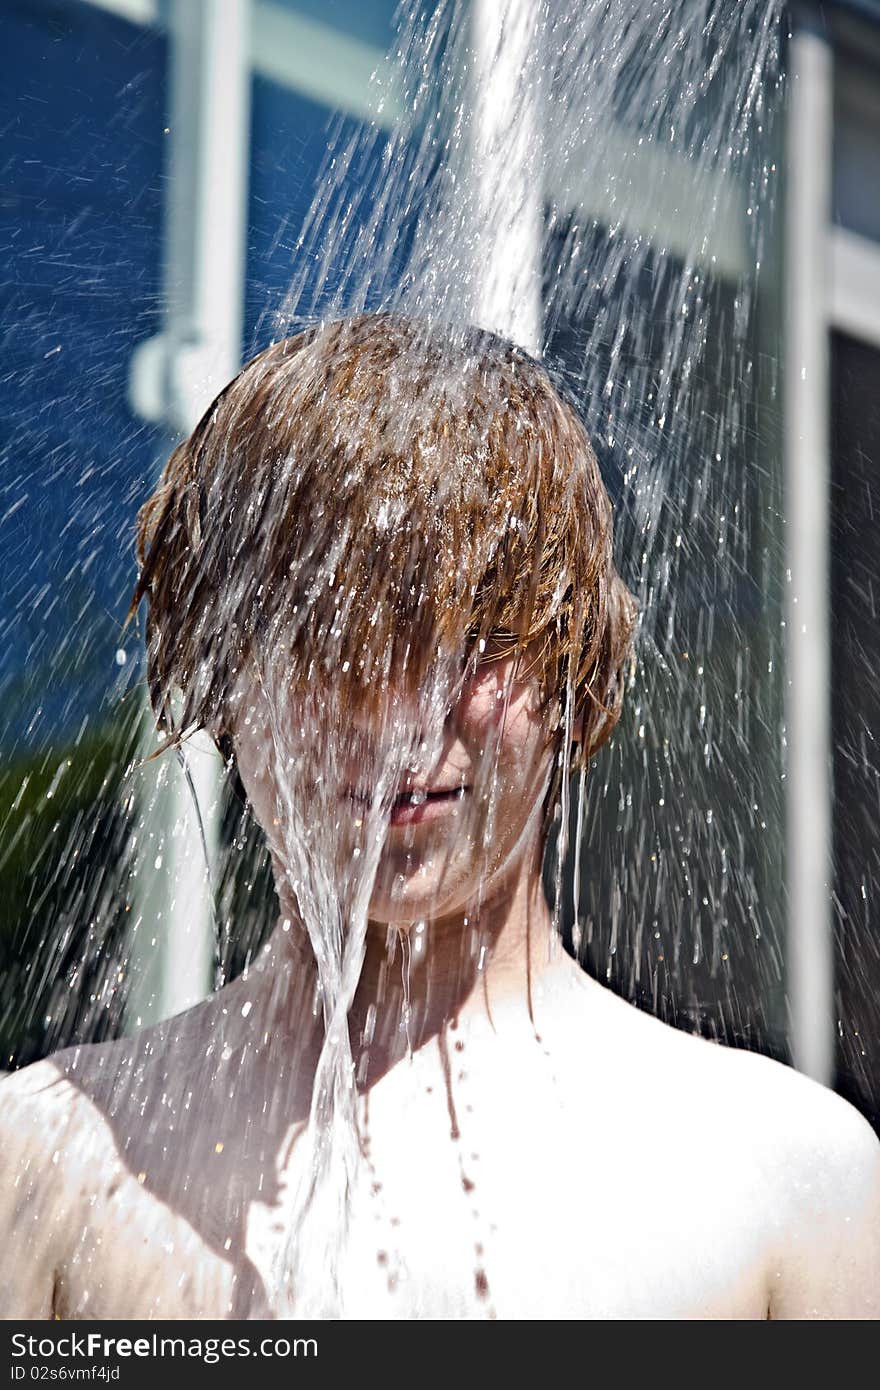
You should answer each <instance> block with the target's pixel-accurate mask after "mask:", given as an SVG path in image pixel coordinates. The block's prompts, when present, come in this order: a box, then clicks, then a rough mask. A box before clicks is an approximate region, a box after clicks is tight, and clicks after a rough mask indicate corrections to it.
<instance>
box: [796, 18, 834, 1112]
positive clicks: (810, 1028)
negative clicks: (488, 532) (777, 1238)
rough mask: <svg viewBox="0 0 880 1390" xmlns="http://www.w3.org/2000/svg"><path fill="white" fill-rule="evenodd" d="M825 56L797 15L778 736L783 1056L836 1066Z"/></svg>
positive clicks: (806, 1064)
mask: <svg viewBox="0 0 880 1390" xmlns="http://www.w3.org/2000/svg"><path fill="white" fill-rule="evenodd" d="M832 63H833V57H832V53H831V51H830V48H829V46H828V44H827V42H826V41H825V40H824V39H823V38H822V37H821V36H820V35H819V34H817V33H815V32H812V31H811V30H810V29H808V28H806V27H802V26H801V25H797V26H796V27H795V32H794V35H793V38H792V44H791V84H790V94H789V106H788V117H787V137H786V138H787V145H788V150H787V169H788V195H787V206H786V229H785V252H786V255H785V363H786V365H785V424H784V428H785V480H786V501H785V515H786V534H787V537H788V554H787V562H788V570H789V584H788V589H787V601H786V631H787V663H788V699H787V711H786V727H787V739H788V758H787V772H786V776H787V796H786V842H787V856H786V857H787V866H786V880H787V888H788V923H787V933H786V941H787V993H788V1000H789V1017H790V1030H791V1032H790V1040H791V1051H792V1059H793V1061H794V1064H795V1066H796V1067H798V1068H799V1070H801V1071H803V1072H806V1073H807V1075H809V1076H812V1077H813V1078H814V1079H816V1080H817V1081H821V1082H823V1083H825V1084H826V1085H827V1084H830V1083H831V1081H832V1080H833V1076H834V960H833V936H832V917H831V873H832V859H831V796H832V786H831V714H830V678H831V658H830V625H829V399H828V398H829V375H828V307H827V304H826V299H825V293H826V280H827V276H828V238H829V229H830V221H831V156H832V144H831V142H832V104H831V83H832Z"/></svg>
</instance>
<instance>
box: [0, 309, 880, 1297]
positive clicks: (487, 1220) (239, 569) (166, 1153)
mask: <svg viewBox="0 0 880 1390" xmlns="http://www.w3.org/2000/svg"><path fill="white" fill-rule="evenodd" d="M138 548H139V557H140V562H141V575H140V582H139V585H138V590H137V593H136V596H135V602H136V603H137V602H139V601H140V600H141V599H145V600H146V603H147V605H148V615H147V641H148V653H147V656H148V673H149V682H150V691H151V697H152V701H153V706H154V709H155V710H156V713H157V718H158V722H159V725H160V728H161V729H162V730H163V733H164V736H165V741H166V743H167V744H168V745H171V744H175V743H180V744H184V745H185V743H186V739H187V736H188V734H189V733H190V732H191V731H192V730H194V729H196V728H200V727H202V728H207V729H208V730H209V731H210V732H211V733H212V735H213V736H214V738H215V740H216V742H217V745H218V747H219V748H220V750H221V752H222V754H223V757H224V760H225V763H226V766H227V768H228V770H229V773H230V776H232V777H234V778H235V779H236V780H237V782H238V784H239V786H240V787H241V789H242V792H243V794H244V796H245V797H246V799H247V802H248V803H249V806H250V808H251V811H252V813H253V815H254V816H255V817H256V819H257V820H258V822H259V823H260V825H261V827H262V829H263V831H264V833H265V837H266V841H267V844H268V848H269V851H270V853H271V857H272V863H273V868H274V874H275V884H276V889H277V895H278V902H279V908H280V912H279V918H278V924H277V926H276V928H275V930H274V932H273V934H272V935H271V937H270V939H269V940H268V942H267V944H266V946H265V948H264V949H263V951H262V953H261V954H260V955H258V957H257V958H256V959H255V960H254V961H253V963H252V964H251V965H250V967H249V968H248V969H247V970H246V971H245V972H244V973H243V974H242V975H241V976H239V977H238V978H237V979H236V980H235V981H233V982H232V983H231V984H228V985H226V986H225V987H224V988H222V989H220V990H219V991H218V992H217V993H215V994H214V995H213V996H212V997H211V998H209V999H208V1000H206V1001H205V1002H204V1003H202V1004H200V1005H198V1006H197V1007H195V1008H192V1009H189V1010H187V1011H186V1012H184V1013H183V1014H180V1015H178V1016H177V1017H175V1018H172V1019H170V1020H167V1021H165V1022H163V1023H161V1024H159V1025H158V1026H156V1027H151V1028H148V1029H146V1030H144V1031H143V1032H142V1033H140V1034H138V1035H137V1036H136V1037H131V1038H125V1039H122V1040H120V1041H116V1042H110V1043H102V1044H99V1045H93V1046H83V1047H76V1048H71V1049H68V1050H66V1051H63V1052H61V1053H59V1054H57V1055H56V1056H54V1057H51V1058H49V1059H48V1060H46V1061H44V1062H40V1063H37V1064H35V1065H33V1066H30V1067H27V1068H25V1069H24V1070H22V1071H21V1072H19V1073H17V1074H15V1075H13V1076H11V1077H9V1078H7V1079H5V1080H4V1081H3V1082H2V1083H0V1125H2V1147H0V1162H2V1168H3V1175H2V1181H0V1234H2V1249H3V1251H4V1258H5V1260H6V1262H7V1271H8V1273H9V1274H13V1275H14V1277H7V1279H6V1280H4V1281H3V1282H2V1294H0V1311H2V1315H3V1316H5V1317H7V1318H10V1317H20V1318H27V1317H29V1318H52V1317H54V1316H60V1317H62V1318H64V1319H78V1318H94V1319H100V1318H107V1319H123V1318H124V1319H130V1318H268V1317H289V1316H294V1317H295V1316H301V1315H306V1314H313V1315H318V1316H322V1317H345V1318H370V1319H373V1318H376V1319H379V1318H389V1319H395V1318H396V1319H414V1318H416V1319H417V1318H430V1319H437V1318H443V1319H468V1318H494V1317H498V1318H517V1319H532V1318H546V1319H555V1318H627V1319H629V1318H762V1319H763V1318H767V1317H773V1318H801V1317H808V1318H812V1317H839V1318H860V1317H876V1316H877V1314H878V1311H880V1303H878V1298H880V1149H878V1145H877V1142H876V1140H875V1138H874V1136H873V1134H872V1132H871V1130H870V1129H869V1127H868V1126H867V1124H866V1123H865V1122H864V1121H863V1120H862V1119H861V1118H860V1116H859V1115H858V1114H857V1113H856V1112H855V1110H853V1109H852V1108H851V1107H850V1106H849V1105H847V1104H846V1103H845V1102H844V1101H842V1100H841V1099H840V1098H838V1097H837V1096H835V1095H834V1094H833V1093H831V1092H830V1091H827V1090H825V1089H823V1088H822V1087H820V1086H818V1085H816V1084H814V1083H813V1082H811V1081H809V1080H806V1079H805V1078H803V1077H801V1076H799V1075H797V1074H796V1073H794V1072H793V1071H791V1070H789V1069H787V1068H784V1067H783V1066H781V1065H779V1064H777V1063H775V1062H772V1061H770V1060H767V1059H765V1058H763V1057H761V1056H757V1055H750V1054H746V1053H743V1052H734V1051H731V1050H727V1049H725V1048H723V1047H720V1046H718V1045H716V1044H713V1043H709V1042H706V1041H703V1040H700V1039H697V1038H695V1037H692V1036H689V1035H686V1034H684V1033H681V1032H678V1031H675V1030H673V1029H672V1028H669V1027H667V1026H666V1025H664V1024H662V1023H660V1022H658V1021H657V1020H655V1019H654V1018H652V1017H650V1016H648V1015H646V1014H644V1013H641V1012H639V1011H637V1010H636V1009H635V1008H633V1007H632V1006H630V1005H629V1004H627V1003H625V1002H623V1001H622V1000H620V999H618V998H617V997H615V996H614V995H612V994H611V993H610V992H609V991H607V990H606V989H604V988H603V987H602V986H600V985H599V984H598V983H596V982H594V981H593V980H591V979H590V978H588V976H587V975H586V974H585V973H584V972H583V971H582V970H581V969H580V968H579V967H578V965H577V964H576V962H575V961H573V960H572V959H571V958H570V957H569V956H568V955H566V954H565V953H564V952H563V951H562V950H561V948H560V947H559V945H558V941H557V936H558V933H557V930H556V926H557V924H556V923H555V922H554V916H553V913H552V912H551V910H550V908H549V906H548V902H547V899H546V897H545V894H544V890H543V886H542V864H543V861H544V856H545V850H546V845H547V837H548V833H549V830H550V828H551V826H552V824H553V821H554V818H556V817H558V818H559V819H560V823H561V824H562V825H563V826H564V825H565V823H566V820H567V792H568V784H569V779H570V775H571V772H572V771H573V770H574V769H576V768H577V767H578V766H581V765H583V764H585V763H586V762H588V761H589V760H590V759H591V758H592V757H593V755H594V754H596V753H597V751H598V750H599V748H600V747H601V745H602V743H603V742H604V741H605V740H606V739H607V738H608V736H609V735H610V734H611V732H612V731H613V729H614V726H615V723H616V721H617V717H618V713H619V710H620V703H621V699H622V695H623V688H624V683H625V673H626V669H627V665H628V662H629V661H630V659H631V641H632V631H633V623H634V607H633V603H632V600H631V598H630V596H629V595H628V593H627V591H626V589H625V588H624V586H623V584H622V582H621V580H620V578H619V577H618V575H617V573H616V571H615V568H614V564H613V560H612V554H611V511H610V506H609V502H608V499H607V496H606V493H605V490H604V487H603V485H602V481H601V478H600V475H599V470H598V467H597V464H596V460H595V456H594V454H593V451H592V449H591V447H590V444H589V441H588V439H587V436H586V434H585V431H584V428H583V426H582V424H581V422H580V421H579V419H578V417H577V415H576V413H575V411H574V410H573V409H572V407H571V405H570V404H569V403H568V402H567V401H566V400H565V399H564V398H563V396H562V395H560V393H559V391H558V390H557V389H555V388H554V386H553V384H552V383H551V380H550V378H549V377H548V375H547V373H546V372H545V370H544V369H543V367H542V366H541V365H540V364H538V363H537V362H536V361H534V360H533V359H532V358H531V357H529V356H528V355H527V354H526V353H524V352H522V351H521V350H519V349H518V348H516V347H515V346H513V345H512V344H510V343H507V342H505V341H503V340H502V339H499V338H497V337H495V336H494V335H491V334H488V333H483V332H477V331H475V330H468V331H465V332H459V331H457V330H453V329H452V328H441V327H439V326H436V325H434V326H429V325H427V324H421V323H418V322H416V321H414V320H410V319H406V318H403V317H401V316H392V315H388V314H379V315H364V316H360V317H358V318H355V319H351V320H347V321H344V322H340V323H332V324H329V325H322V326H316V327H314V328H310V329H308V330H306V331H305V332H303V333H300V334H299V335H297V336H296V337H293V338H290V339H287V340H285V341H283V342H279V343H277V344H276V345H274V346H273V347H271V348H270V349H268V350H267V351H266V352H264V353H262V354H261V355H260V356H259V357H257V358H256V359H255V360H254V361H252V362H251V363H250V364H249V365H248V366H247V367H246V368H245V369H244V371H243V372H242V373H241V374H240V375H239V376H238V377H237V378H236V379H235V381H233V382H232V383H231V384H230V385H229V386H228V387H227V388H226V390H225V391H223V392H222V393H221V395H220V396H219V397H218V399H217V400H216V401H215V403H214V404H213V406H212V407H211V408H210V410H209V411H208V412H207V413H206V415H205V417H204V418H203V420H202V421H201V422H200V424H199V425H198V427H197V428H196V430H195V431H194V432H193V434H192V436H191V438H190V439H188V440H187V441H186V442H185V443H184V444H182V445H181V446H180V448H178V449H177V451H176V452H175V453H174V455H173V456H172V458H171V460H170V461H169V464H168V466H167V468H166V470H165V473H164V475H163V477H162V480H161V482H160V485H159V487H158V489H157V491H156V493H155V495H154V496H153V497H152V498H151V500H150V501H149V502H148V503H147V505H146V507H145V508H144V509H143V511H142V513H141V515H140V517H139V521H138Z"/></svg>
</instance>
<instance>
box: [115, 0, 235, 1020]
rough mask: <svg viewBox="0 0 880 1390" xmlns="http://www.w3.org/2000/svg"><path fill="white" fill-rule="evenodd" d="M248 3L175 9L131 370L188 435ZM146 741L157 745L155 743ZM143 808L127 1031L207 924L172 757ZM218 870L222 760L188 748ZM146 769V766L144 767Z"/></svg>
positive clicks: (229, 248) (229, 204)
mask: <svg viewBox="0 0 880 1390" xmlns="http://www.w3.org/2000/svg"><path fill="white" fill-rule="evenodd" d="M249 25H250V0H223V3H222V4H221V3H220V2H219V0H177V3H176V4H175V6H174V8H173V10H172V13H171V34H172V58H171V99H170V103H169V104H170V114H169V118H168V130H167V136H166V138H167V139H168V140H169V141H170V151H169V168H168V180H167V196H166V214H165V261H164V281H165V284H164V293H165V322H164V326H163V331H162V332H161V333H160V335H159V336H158V338H156V339H153V340H151V341H150V342H149V343H146V344H144V345H142V347H141V348H140V349H139V351H138V353H137V354H136V358H135V361H134V362H133V364H132V388H131V389H132V396H133V398H134V401H135V404H136V405H137V404H139V403H141V402H143V403H144V406H145V413H149V407H150V406H155V408H156V410H157V412H158V413H159V415H160V417H161V418H162V419H163V420H164V421H165V423H166V424H167V425H168V428H169V432H170V434H180V433H183V434H187V433H189V432H190V431H191V430H192V428H193V426H194V425H195V424H196V423H197V421H198V419H199V417H200V415H201V414H202V412H203V411H204V410H205V408H206V407H207V406H208V405H209V404H210V402H211V400H212V399H213V397H214V396H215V395H216V393H217V391H219V390H220V389H221V387H222V386H224V385H225V384H226V382H227V381H228V380H229V379H230V378H231V377H232V376H234V375H235V373H236V372H237V371H238V369H239V367H240V365H241V338H242V315H243V304H244V266H245V247H246V227H247V169H248V157H249V150H250V82H251V73H250V63H249ZM151 746H155V745H154V744H152V745H151ZM166 756H167V757H168V760H169V766H168V769H167V771H166V772H165V773H164V775H163V781H164V787H163V788H160V789H158V790H157V793H156V794H155V795H153V796H152V797H151V798H150V804H149V805H148V806H147V807H146V808H145V811H144V822H145V824H144V828H143V831H142V838H141V863H140V866H139V869H138V886H139V893H138V901H137V903H136V920H137V921H138V923H139V925H138V928H137V932H136V935H135V943H134V944H135V951H134V954H135V969H134V971H133V974H134V977H135V980H137V979H138V978H139V979H140V981H141V983H140V987H138V986H135V993H134V995H133V999H132V1003H131V1006H130V1010H129V1013H130V1016H131V1023H132V1025H133V1026H135V1027H137V1026H140V1025H141V1024H143V1023H147V1022H152V1021H154V1020H156V1019H158V1018H164V1017H167V1016H169V1015H171V1014H174V1013H177V1012H179V1011H180V1010H181V1009H184V1008H187V1007H188V1006H190V1005H191V1004H193V1003H195V1002H197V1001H198V1000H199V999H201V998H204V996H205V995H206V994H207V993H208V992H209V991H210V989H211V986H212V980H211V958H212V951H213V921H212V911H211V901H210V894H209V891H208V881H207V875H206V871H205V864H204V856H203V851H202V845H201V839H200V836H199V832H198V824H197V821H196V816H195V812H194V808H193V806H192V803H191V799H190V796H189V791H188V788H187V786H186V782H185V780H184V778H183V776H182V774H181V771H180V769H179V768H178V766H177V764H176V762H175V760H174V758H173V755H166ZM187 758H188V763H189V767H190V772H191V775H192V779H193V782H194V784H195V788H196V794H197V798H198V802H199V808H200V811H201V815H202V820H203V824H204V829H205V838H206V841H207V844H208V854H209V859H211V860H212V863H213V864H214V865H215V864H216V859H217V849H218V839H219V814H220V794H219V792H220V759H219V756H218V754H217V753H216V750H215V749H214V747H213V744H212V743H211V741H210V739H208V738H207V736H206V735H197V736H196V737H195V739H194V740H193V741H192V742H190V743H188V744H187ZM153 766H155V765H154V764H151V765H150V767H153Z"/></svg>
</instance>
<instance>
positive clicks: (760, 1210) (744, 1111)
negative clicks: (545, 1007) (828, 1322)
mask: <svg viewBox="0 0 880 1390" xmlns="http://www.w3.org/2000/svg"><path fill="white" fill-rule="evenodd" d="M598 988H599V989H600V990H601V994H602V996H604V997H603V998H602V1001H601V1006H600V1011H601V1015H602V1023H603V1030H604V1035H605V1040H606V1043H610V1044H611V1048H610V1050H611V1053H612V1055H615V1056H616V1057H617V1062H616V1067H617V1068H619V1071H617V1072H616V1084H617V1085H618V1086H619V1085H621V1084H622V1085H623V1087H624V1089H625V1091H626V1092H627V1094H628V1095H629V1096H630V1100H629V1102H628V1103H629V1105H630V1106H631V1107H632V1106H634V1105H635V1104H639V1105H641V1106H642V1111H643V1114H645V1115H646V1116H647V1117H648V1123H649V1124H650V1123H652V1119H653V1125H654V1126H656V1127H657V1128H658V1129H661V1130H662V1132H663V1133H664V1135H666V1136H667V1140H666V1142H667V1143H668V1142H670V1139H669V1136H671V1135H674V1136H675V1144H676V1151H677V1152H679V1153H680V1154H681V1155H682V1156H684V1155H685V1154H687V1155H688V1156H689V1162H690V1163H691V1164H693V1165H695V1166H697V1167H700V1168H706V1169H708V1170H710V1171H712V1173H713V1178H714V1182H715V1183H716V1185H717V1187H718V1189H719V1190H725V1191H727V1192H728V1193H729V1194H732V1193H736V1194H737V1196H736V1203H735V1209H736V1212H737V1216H736V1219H737V1220H738V1221H739V1222H741V1223H742V1224H743V1225H750V1226H752V1227H753V1228H754V1229H755V1230H756V1231H758V1230H760V1231H761V1233H762V1235H761V1246H762V1248H763V1249H764V1250H765V1267H766V1278H767V1285H768V1291H769V1306H770V1309H771V1315H772V1316H773V1317H783V1318H814V1317H829V1318H877V1317H880V1143H878V1140H877V1137H876V1136H875V1134H874V1131H873V1130H872V1128H871V1126H870V1125H869V1124H868V1123H867V1121H866V1120H865V1119H864V1118H863V1117H862V1116H861V1115H860V1114H859V1112H858V1111H857V1110H856V1109H855V1107H854V1106H852V1105H850V1104H849V1103H848V1102H847V1101H845V1100H844V1099H842V1097H840V1096H838V1095H836V1094H835V1093H834V1092H833V1091H831V1090H829V1089H828V1088H827V1087H825V1086H822V1085H819V1084H818V1083H817V1082H815V1081H812V1080H810V1079H809V1078H808V1077H806V1076H803V1075H801V1074H800V1073H798V1072H796V1071H795V1070H794V1069H793V1068H791V1067H788V1066H785V1065H783V1064H782V1063H780V1062H776V1061H773V1060H772V1059H771V1058H768V1057H764V1056H761V1055H760V1054H757V1053H752V1052H745V1051H741V1050H737V1049H734V1048H729V1047H724V1046H722V1045H720V1044H718V1043H715V1042H710V1041H707V1040H705V1039H703V1038H699V1037H695V1036H693V1035H691V1034H688V1033H685V1032H682V1031H680V1030H678V1029H673V1028H671V1027H669V1026H668V1025H666V1024H664V1023H661V1022H659V1021H658V1020H657V1019H655V1018H652V1017H651V1016H650V1015H647V1014H645V1013H641V1012H639V1011H638V1010H636V1009H635V1008H633V1007H632V1006H631V1005H629V1004H627V1003H625V1002H624V1001H622V1000H620V999H617V998H613V997H611V996H610V995H608V992H607V991H605V990H602V989H601V986H599V987H598Z"/></svg>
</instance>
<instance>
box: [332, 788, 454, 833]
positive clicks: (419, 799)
mask: <svg viewBox="0 0 880 1390" xmlns="http://www.w3.org/2000/svg"><path fill="white" fill-rule="evenodd" d="M470 790H471V789H470V787H468V786H457V787H443V788H438V789H436V790H431V791H428V790H427V789H425V788H420V789H419V790H413V791H403V792H398V794H397V796H395V798H394V800H393V801H392V802H391V806H390V810H389V815H388V823H389V825H418V824H420V823H421V822H422V821H431V820H438V819H440V818H441V817H443V816H445V815H448V814H450V812H451V811H454V810H455V808H456V807H457V806H458V804H459V802H460V801H462V800H463V799H464V797H465V796H466V795H467V794H468V793H469V792H470ZM348 795H349V798H350V799H351V800H352V801H354V802H355V804H356V806H358V808H360V807H363V808H364V809H366V807H367V806H369V804H370V798H369V797H368V796H366V795H364V794H363V793H360V792H355V791H350V792H349V793H348Z"/></svg>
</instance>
